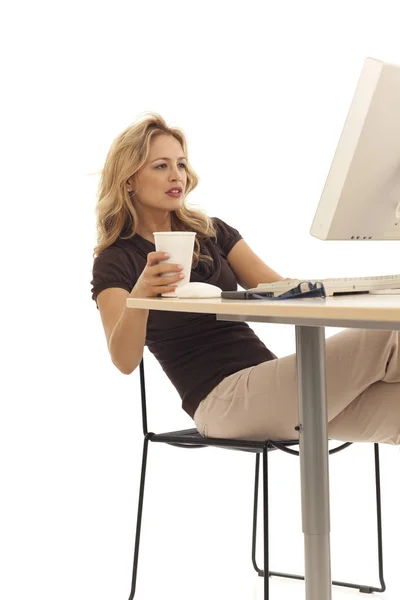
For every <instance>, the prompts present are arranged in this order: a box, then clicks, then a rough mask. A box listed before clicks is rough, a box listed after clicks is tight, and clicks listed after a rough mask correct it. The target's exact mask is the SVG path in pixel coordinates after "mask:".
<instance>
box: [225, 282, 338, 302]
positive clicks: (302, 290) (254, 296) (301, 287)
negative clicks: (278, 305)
mask: <svg viewBox="0 0 400 600" xmlns="http://www.w3.org/2000/svg"><path fill="white" fill-rule="evenodd" d="M221 298H227V299H230V300H265V299H266V298H267V299H268V300H290V299H293V298H326V292H325V288H324V284H323V283H322V282H321V281H316V282H315V283H313V282H311V281H301V282H300V283H299V284H298V285H297V286H296V287H294V288H292V289H291V290H286V292H283V293H282V294H279V296H274V292H267V291H264V290H260V291H259V292H248V291H246V290H244V291H236V292H233V291H231V292H221Z"/></svg>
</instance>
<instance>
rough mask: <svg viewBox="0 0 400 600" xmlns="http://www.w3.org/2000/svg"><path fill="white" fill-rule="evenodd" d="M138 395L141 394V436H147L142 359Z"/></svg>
mask: <svg viewBox="0 0 400 600" xmlns="http://www.w3.org/2000/svg"><path fill="white" fill-rule="evenodd" d="M139 370H140V394H141V402H142V425H143V434H144V435H147V434H148V429H147V407H146V382H145V378H144V361H143V357H142V360H141V361H140V369H139Z"/></svg>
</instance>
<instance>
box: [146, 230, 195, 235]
mask: <svg viewBox="0 0 400 600" xmlns="http://www.w3.org/2000/svg"><path fill="white" fill-rule="evenodd" d="M153 235H196V232H195V231H153Z"/></svg>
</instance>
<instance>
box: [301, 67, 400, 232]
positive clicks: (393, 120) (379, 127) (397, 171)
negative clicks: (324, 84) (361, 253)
mask: <svg viewBox="0 0 400 600" xmlns="http://www.w3.org/2000/svg"><path fill="white" fill-rule="evenodd" d="M310 233H311V235H313V236H315V237H317V238H320V239H322V240H357V241H359V240H363V241H364V240H399V239H400V66H399V65H392V64H389V63H386V62H383V61H380V60H376V59H374V58H367V59H366V60H365V63H364V66H363V69H362V71H361V75H360V78H359V81H358V84H357V87H356V91H355V93H354V97H353V100H352V103H351V105H350V109H349V113H348V115H347V118H346V121H345V124H344V127H343V131H342V134H341V136H340V139H339V143H338V145H337V148H336V152H335V155H334V158H333V162H332V165H331V168H330V170H329V174H328V177H327V180H326V183H325V186H324V189H323V192H322V196H321V199H320V201H319V204H318V208H317V211H316V213H315V217H314V220H313V224H312V226H311V230H310Z"/></svg>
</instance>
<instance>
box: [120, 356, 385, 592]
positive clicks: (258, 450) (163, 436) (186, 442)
mask: <svg viewBox="0 0 400 600" xmlns="http://www.w3.org/2000/svg"><path fill="white" fill-rule="evenodd" d="M140 387H141V400H142V420H143V433H144V444H143V458H142V470H141V476H140V491H139V502H138V513H137V525H136V538H135V550H134V559H133V574H132V586H131V593H130V596H129V600H132V599H133V597H134V595H135V590H136V578H137V570H138V558H139V545H140V529H141V520H142V510H143V496H144V486H145V477H146V462H147V450H148V444H149V442H159V443H164V444H170V445H173V446H177V447H179V448H206V447H209V446H213V447H217V448H224V449H226V450H240V451H244V452H253V453H255V454H256V461H255V463H256V464H255V485H254V511H253V538H252V556H251V558H252V563H253V566H254V569H255V570H256V571H257V573H258V575H259V576H260V577H264V600H269V577H270V576H272V575H274V576H277V577H288V578H291V579H303V580H304V576H301V575H292V574H290V573H281V572H277V571H270V570H269V547H268V453H269V452H270V451H272V450H276V449H279V450H282V451H284V452H288V453H289V454H293V455H296V456H298V455H299V452H298V451H297V450H294V449H293V448H292V446H295V445H298V444H299V441H298V440H287V441H284V442H282V441H280V442H277V441H273V440H264V441H250V440H236V439H222V438H221V439H220V438H203V437H202V436H201V435H200V434H199V432H198V431H197V429H185V430H182V431H171V432H169V433H159V434H155V433H150V432H148V430H147V410H146V387H145V375H144V362H143V359H142V361H141V363H140ZM351 444H352V442H346V443H343V444H341V445H340V446H338V447H336V448H333V449H331V450H329V454H334V453H336V452H339V451H341V450H344V449H345V448H347V447H348V446H351ZM260 454H262V457H263V463H262V472H263V517H264V540H263V546H264V565H263V566H264V568H263V569H260V568H259V567H258V565H257V562H256V541H257V539H256V538H257V514H258V485H259V471H260ZM374 463H375V481H376V507H377V538H378V568H379V581H380V584H381V587H374V586H370V585H361V584H354V583H345V582H342V581H332V584H333V585H338V586H343V587H349V588H354V589H358V590H359V591H360V592H363V593H367V594H370V593H372V592H384V591H385V589H386V584H385V582H384V577H383V558H382V518H381V491H380V470H379V447H378V444H374ZM265 574H267V576H265Z"/></svg>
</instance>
